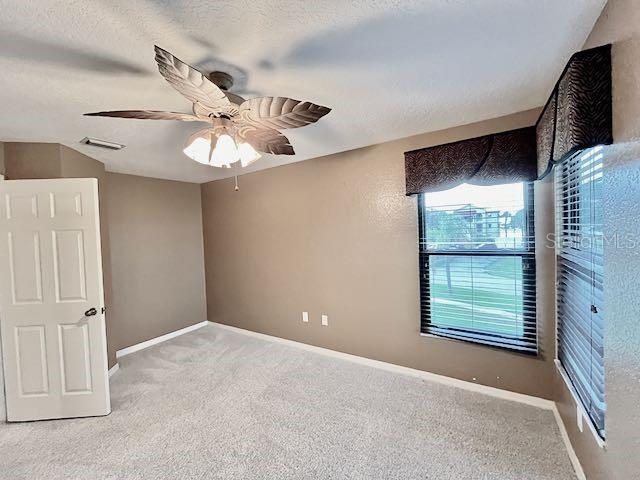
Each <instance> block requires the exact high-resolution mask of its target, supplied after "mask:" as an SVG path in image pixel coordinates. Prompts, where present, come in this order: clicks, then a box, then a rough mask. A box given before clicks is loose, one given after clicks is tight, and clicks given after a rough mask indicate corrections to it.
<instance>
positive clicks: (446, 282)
mask: <svg viewBox="0 0 640 480" xmlns="http://www.w3.org/2000/svg"><path fill="white" fill-rule="evenodd" d="M532 196H533V188H532V185H531V184H528V183H517V184H508V185H494V186H473V185H469V184H463V185H460V186H459V187H456V188H453V189H451V190H449V191H445V192H433V193H426V194H422V195H420V196H419V214H420V219H419V224H420V273H421V275H420V289H421V312H422V315H421V330H422V332H423V333H429V334H433V335H438V336H444V337H448V338H455V339H460V340H467V341H472V342H476V343H483V344H487V345H492V346H497V347H504V348H509V349H514V350H518V351H522V352H527V353H536V352H537V341H536V339H537V337H536V313H535V301H536V296H535V259H534V237H533V208H532V205H533V198H532Z"/></svg>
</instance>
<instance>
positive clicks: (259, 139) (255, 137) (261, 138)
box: [238, 125, 295, 155]
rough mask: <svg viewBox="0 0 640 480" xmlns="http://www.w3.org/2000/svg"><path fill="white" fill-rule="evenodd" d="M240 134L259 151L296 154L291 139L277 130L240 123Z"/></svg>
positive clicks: (273, 153) (241, 137) (274, 153)
mask: <svg viewBox="0 0 640 480" xmlns="http://www.w3.org/2000/svg"><path fill="white" fill-rule="evenodd" d="M238 136H239V137H240V139H241V140H244V141H246V142H247V143H249V144H251V146H252V147H253V148H254V149H256V150H257V151H259V152H263V153H271V154H272V155H295V152H294V151H293V147H292V146H291V142H290V141H289V139H288V138H287V137H285V136H284V135H283V134H282V133H280V132H279V131H277V130H273V129H270V128H256V127H254V126H253V125H240V126H239V127H238Z"/></svg>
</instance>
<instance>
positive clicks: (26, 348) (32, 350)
mask: <svg viewBox="0 0 640 480" xmlns="http://www.w3.org/2000/svg"><path fill="white" fill-rule="evenodd" d="M44 332H45V327H44V325H34V326H31V327H16V329H15V334H16V338H15V341H16V357H17V358H16V363H17V365H18V385H19V387H18V391H19V392H20V395H22V396H33V395H47V394H48V393H49V374H48V373H47V370H48V368H47V349H46V346H45V333H44Z"/></svg>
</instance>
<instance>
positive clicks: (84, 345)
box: [58, 323, 92, 394]
mask: <svg viewBox="0 0 640 480" xmlns="http://www.w3.org/2000/svg"><path fill="white" fill-rule="evenodd" d="M58 338H59V341H60V359H61V361H62V364H61V365H60V370H61V372H62V393H63V394H83V393H91V391H92V389H91V357H90V350H91V349H90V348H89V328H88V326H87V324H86V323H72V324H65V325H58Z"/></svg>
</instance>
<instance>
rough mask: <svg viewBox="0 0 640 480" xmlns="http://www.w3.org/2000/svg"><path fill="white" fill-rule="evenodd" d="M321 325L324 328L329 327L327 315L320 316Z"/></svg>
mask: <svg viewBox="0 0 640 480" xmlns="http://www.w3.org/2000/svg"><path fill="white" fill-rule="evenodd" d="M322 325H323V326H325V327H328V326H329V316H328V315H322Z"/></svg>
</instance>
